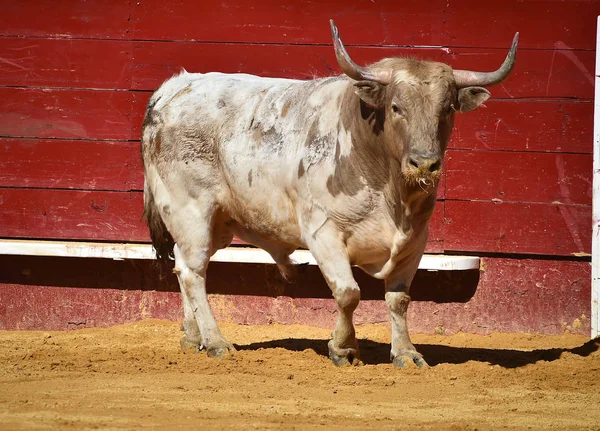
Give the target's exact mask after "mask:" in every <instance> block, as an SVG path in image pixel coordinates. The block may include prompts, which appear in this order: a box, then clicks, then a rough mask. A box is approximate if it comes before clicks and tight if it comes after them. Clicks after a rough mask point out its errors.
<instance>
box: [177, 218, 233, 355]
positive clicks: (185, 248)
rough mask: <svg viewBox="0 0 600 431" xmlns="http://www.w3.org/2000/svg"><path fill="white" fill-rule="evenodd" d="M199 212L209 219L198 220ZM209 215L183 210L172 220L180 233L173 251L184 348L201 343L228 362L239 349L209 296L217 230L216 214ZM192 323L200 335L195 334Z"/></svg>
mask: <svg viewBox="0 0 600 431" xmlns="http://www.w3.org/2000/svg"><path fill="white" fill-rule="evenodd" d="M198 210H200V211H201V212H202V211H206V213H205V215H202V217H198V216H199V214H198ZM209 211H210V208H207V209H206V210H204V209H203V208H197V207H195V208H193V209H192V210H191V211H186V210H185V209H182V210H181V211H179V212H178V213H177V220H172V226H173V228H174V230H175V231H176V232H177V233H176V235H175V237H176V238H177V244H176V245H175V248H174V250H173V252H174V255H175V269H174V272H175V273H176V274H177V278H178V279H179V287H180V289H181V293H182V296H183V305H184V313H185V315H184V331H185V335H184V340H183V341H182V347H184V348H186V347H188V348H189V347H192V345H193V344H194V343H195V342H196V341H200V342H201V343H202V345H203V346H204V347H205V348H206V351H207V354H208V356H212V357H217V358H224V357H225V356H227V355H229V354H233V353H234V352H235V349H234V348H233V345H232V344H231V343H229V342H228V341H227V340H226V339H225V337H223V335H222V334H221V331H220V330H219V327H218V326H217V322H216V320H215V318H214V316H213V314H212V311H211V309H210V305H209V303H208V298H207V295H206V270H207V268H208V263H209V261H210V255H211V249H212V230H213V214H212V212H209ZM186 302H187V305H186ZM186 307H187V310H186ZM192 319H194V320H195V323H196V324H197V327H198V329H199V333H196V332H195V331H194V328H193V324H194V322H193V320H192ZM198 335H199V336H200V338H199V339H198Z"/></svg>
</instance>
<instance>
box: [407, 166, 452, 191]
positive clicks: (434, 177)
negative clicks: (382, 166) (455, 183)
mask: <svg viewBox="0 0 600 431" xmlns="http://www.w3.org/2000/svg"><path fill="white" fill-rule="evenodd" d="M404 165H405V166H403V169H402V174H403V176H404V180H405V181H406V184H408V185H409V186H413V187H419V188H420V189H422V190H423V191H426V192H429V191H431V190H432V189H434V188H435V187H436V186H437V185H438V183H439V181H440V178H441V176H442V167H441V166H439V167H438V168H437V169H435V170H434V171H431V170H429V169H427V168H419V167H415V166H411V165H409V164H408V163H405V164H404Z"/></svg>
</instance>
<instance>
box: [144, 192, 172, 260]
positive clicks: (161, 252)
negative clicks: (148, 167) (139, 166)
mask: <svg viewBox="0 0 600 431" xmlns="http://www.w3.org/2000/svg"><path fill="white" fill-rule="evenodd" d="M144 218H145V219H146V223H147V224H148V227H149V228H150V238H152V245H153V246H154V250H156V257H157V258H158V260H159V261H163V262H164V261H167V260H170V259H172V258H173V247H174V246H175V241H174V240H173V236H171V234H170V233H169V231H168V230H167V226H166V225H165V222H164V221H163V219H162V218H161V216H160V213H159V211H158V208H157V206H156V203H155V202H154V195H153V194H152V191H151V190H150V187H149V186H148V184H147V183H146V182H144Z"/></svg>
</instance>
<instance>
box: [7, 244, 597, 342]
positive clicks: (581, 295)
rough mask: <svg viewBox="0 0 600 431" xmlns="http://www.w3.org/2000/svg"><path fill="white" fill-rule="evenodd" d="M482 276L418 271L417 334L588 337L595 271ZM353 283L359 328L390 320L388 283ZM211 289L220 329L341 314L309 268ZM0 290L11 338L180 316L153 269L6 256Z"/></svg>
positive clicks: (232, 271)
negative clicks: (290, 277) (290, 276)
mask: <svg viewBox="0 0 600 431" xmlns="http://www.w3.org/2000/svg"><path fill="white" fill-rule="evenodd" d="M482 267H483V268H484V270H483V271H481V272H480V273H479V274H478V283H477V279H476V280H475V281H473V280H472V279H470V278H469V275H467V274H459V273H463V271H454V272H452V273H448V272H447V271H440V272H437V273H433V272H426V271H417V274H416V276H415V279H414V281H413V283H412V286H411V291H410V292H411V305H410V307H409V308H408V313H409V315H408V319H409V321H410V322H411V323H410V330H411V333H413V332H414V333H418V332H424V333H429V334H431V333H434V332H435V331H436V327H437V330H438V331H439V329H440V327H441V328H444V330H445V331H446V333H447V334H449V333H454V332H459V331H462V332H470V333H484V334H485V333H490V332H529V333H545V334H564V333H565V331H568V332H570V333H579V334H582V335H589V327H590V319H589V316H590V312H589V311H590V303H591V301H590V291H591V289H590V284H591V265H590V264H589V262H578V261H571V260H550V259H548V260H545V259H523V258H518V259H511V258H484V259H482ZM464 272H467V271H464ZM354 276H355V278H356V281H357V282H358V284H359V285H360V289H361V303H360V304H361V305H360V306H359V307H358V309H357V310H356V313H355V319H356V320H355V321H356V323H381V322H382V321H388V320H389V310H388V308H387V305H386V304H385V301H384V300H383V299H384V298H383V292H384V289H383V282H382V281H381V280H376V279H374V278H372V277H370V276H368V275H366V274H365V273H363V272H362V271H359V270H355V271H354ZM207 280H208V281H207V290H208V292H209V300H210V301H212V300H215V303H214V305H216V307H215V308H214V310H215V314H216V318H217V319H218V320H226V321H233V322H235V323H239V324H245V325H253V324H272V323H284V324H293V323H302V324H309V325H317V324H318V325H322V326H328V327H334V325H335V319H336V315H337V313H336V309H337V305H336V303H335V300H334V299H333V298H331V291H330V290H329V288H328V287H327V284H326V283H325V280H324V279H323V276H322V275H321V274H320V272H319V269H318V268H316V267H305V268H304V269H303V270H302V271H301V272H300V274H299V277H298V279H297V280H296V281H295V282H293V283H288V282H285V281H284V280H282V278H281V277H280V276H279V275H278V274H277V268H275V267H274V265H270V266H269V265H267V266H265V265H252V264H231V263H227V264H225V263H218V262H212V263H211V264H210V265H209V266H208V276H207ZM473 284H476V286H473ZM0 290H1V291H2V300H3V302H2V303H3V307H2V308H0V329H4V330H6V329H39V330H65V329H72V328H73V327H74V326H75V325H77V327H81V326H85V327H91V326H111V325H117V324H122V323H125V322H129V321H135V320H139V319H143V318H149V317H151V318H155V319H171V320H180V319H181V318H182V316H183V310H182V305H181V296H180V294H179V287H178V283H177V279H176V277H175V275H174V274H165V273H162V274H161V273H160V271H159V269H158V268H157V266H156V265H154V263H153V262H149V261H139V262H132V261H113V260H108V259H91V258H90V259H65V258H51V257H32V256H2V257H1V258H0ZM465 291H466V292H468V293H470V294H471V298H470V299H469V300H468V302H467V303H465V300H464V299H463V298H461V297H460V296H459V295H460V293H462V292H465ZM212 293H216V294H218V296H212V295H211V294H212ZM457 294H458V295H457ZM457 296H458V298H457ZM325 298H328V299H325ZM223 300H225V301H226V304H227V307H222V304H223ZM448 301H452V302H448ZM219 305H220V306H219ZM582 315H583V316H582Z"/></svg>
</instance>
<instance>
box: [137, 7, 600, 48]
mask: <svg viewBox="0 0 600 431" xmlns="http://www.w3.org/2000/svg"><path fill="white" fill-rule="evenodd" d="M598 9H599V7H598V4H597V3H596V2H577V3H575V4H570V5H569V6H567V5H566V4H565V3H563V2H556V1H552V0H546V1H544V0H541V1H518V0H509V1H504V2H481V1H476V0H458V1H452V2H447V1H446V0H433V1H430V2H427V3H423V2H422V1H418V0H407V1H402V2H391V1H387V2H367V1H359V0H354V1H344V0H333V1H328V2H312V1H308V0H307V1H298V2H288V3H286V4H279V5H277V4H274V3H272V2H254V1H250V0H246V1H242V2H236V3H235V4H232V3H217V2H214V3H213V2H211V3H203V7H201V8H198V7H193V6H192V5H191V2H190V1H176V2H160V1H157V0H152V1H142V2H140V7H139V8H136V9H135V10H134V17H133V21H132V22H133V30H132V31H133V34H134V37H135V38H137V39H144V40H153V39H167V40H189V39H195V40H204V41H217V42H222V41H254V42H288V43H303V44H311V43H321V44H322V43H330V41H331V35H330V32H329V19H330V18H333V19H334V20H335V21H336V24H337V25H338V27H339V29H340V33H341V35H342V38H343V39H344V40H345V41H346V43H348V44H370V45H381V44H385V45H387V44H393V45H444V46H486V47H505V46H508V45H510V40H511V39H512V35H513V34H514V33H515V32H516V31H520V32H521V33H522V46H523V47H534V48H548V47H549V45H550V44H552V43H553V42H554V41H562V42H563V43H564V44H566V45H568V46H570V47H572V48H583V49H594V39H593V35H594V32H595V26H594V25H595V24H594V23H595V21H594V19H587V18H589V17H592V18H594V17H596V16H597V15H598V14H599V10H598ZM492 17H493V18H492Z"/></svg>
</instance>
